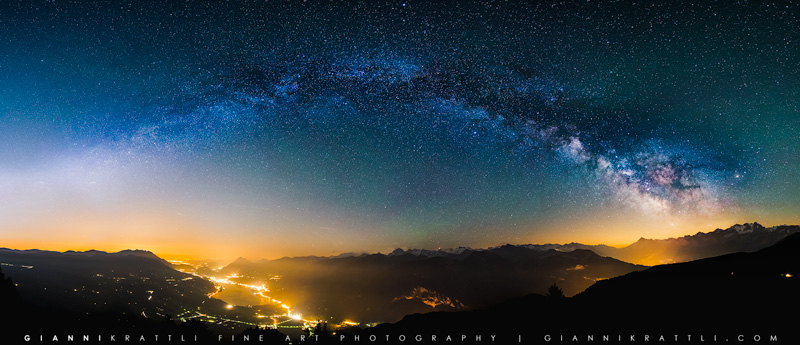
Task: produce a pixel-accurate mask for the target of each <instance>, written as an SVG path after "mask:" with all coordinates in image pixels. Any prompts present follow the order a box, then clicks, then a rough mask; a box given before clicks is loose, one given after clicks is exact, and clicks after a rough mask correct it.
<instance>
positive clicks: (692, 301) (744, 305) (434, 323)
mask: <svg viewBox="0 0 800 345" xmlns="http://www.w3.org/2000/svg"><path fill="white" fill-rule="evenodd" d="M798 272H800V234H795V235H791V236H789V237H787V238H785V239H784V240H782V241H780V242H778V243H777V244H775V245H773V246H771V247H768V248H765V249H763V250H760V251H757V252H754V253H735V254H729V255H723V256H719V257H714V258H708V259H702V260H697V261H692V262H687V263H681V264H671V265H663V266H656V267H653V268H650V269H647V270H644V271H639V272H633V273H629V274H627V275H624V276H621V277H617V278H612V279H608V280H605V281H601V282H598V283H596V284H594V285H593V286H592V287H590V288H589V289H587V290H586V291H585V292H583V293H581V294H578V295H577V296H575V297H572V298H566V297H555V296H543V295H538V294H533V295H528V296H526V297H523V298H519V299H515V300H511V301H509V302H506V303H503V304H500V305H497V306H495V307H492V308H487V309H483V310H479V311H471V312H456V313H444V312H440V313H429V314H416V315H409V316H407V317H405V318H404V319H403V320H401V321H400V322H397V323H394V324H384V325H379V326H377V327H373V328H370V329H366V330H362V331H357V332H356V331H354V332H351V333H347V334H343V336H344V337H345V338H344V339H351V340H352V339H355V336H356V335H358V336H359V337H360V339H365V338H368V337H370V336H375V337H382V338H384V339H385V338H387V337H388V339H389V340H391V341H393V342H395V343H402V341H401V339H405V340H406V341H408V340H411V339H413V337H415V336H416V335H420V337H421V338H422V339H427V340H428V341H429V340H430V339H431V337H436V338H437V339H439V340H441V339H442V338H443V337H445V336H448V335H449V336H450V337H451V338H457V339H454V340H461V339H462V336H466V337H465V338H464V339H465V340H467V341H470V342H477V341H476V340H478V338H480V342H487V341H488V339H490V336H491V335H495V337H496V339H497V340H496V341H500V342H503V343H507V342H518V341H519V339H522V340H523V342H531V343H544V342H545V340H546V339H550V340H551V341H556V342H560V341H562V340H561V339H563V341H567V342H571V343H576V341H577V342H591V341H595V342H601V341H603V340H604V339H608V341H612V342H618V343H619V342H626V343H631V342H644V341H649V342H658V341H659V340H662V339H663V341H664V342H669V343H685V342H700V341H705V342H714V341H716V342H720V343H723V342H729V343H741V342H739V341H740V340H743V341H745V342H746V343H752V342H754V341H755V340H760V341H761V342H763V343H788V344H791V343H796V341H797V340H798V339H800V337H798V335H800V334H798V333H799V332H798V331H797V329H796V328H797V326H796V324H797V311H798V308H800V297H798V291H800V290H798V288H800V282H798V279H797V277H796V274H797V273H798ZM631 337H632V338H631ZM676 337H677V338H676ZM631 340H633V341H631ZM771 340H777V341H771ZM662 343H663V342H662Z"/></svg>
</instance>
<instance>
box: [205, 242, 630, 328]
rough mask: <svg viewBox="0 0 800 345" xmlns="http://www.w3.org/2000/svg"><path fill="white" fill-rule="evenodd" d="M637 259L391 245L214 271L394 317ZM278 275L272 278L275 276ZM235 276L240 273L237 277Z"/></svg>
mask: <svg viewBox="0 0 800 345" xmlns="http://www.w3.org/2000/svg"><path fill="white" fill-rule="evenodd" d="M644 268H645V267H644V266H638V265H633V264H629V263H625V262H622V261H620V260H617V259H613V258H608V257H602V256H600V255H597V254H595V253H594V252H592V251H589V250H575V251H571V252H560V251H556V250H537V249H530V248H526V247H521V246H514V245H505V246H501V247H497V248H491V249H486V250H474V249H467V248H461V249H459V250H453V251H440V250H437V251H421V250H409V251H405V250H395V251H393V252H392V253H390V254H388V255H384V254H369V255H360V256H348V257H331V258H323V257H299V258H281V259H277V260H262V261H259V262H245V261H242V260H236V261H235V262H233V263H232V264H231V265H229V266H227V267H224V268H222V269H220V270H219V271H218V272H217V274H218V275H228V276H229V275H233V274H236V275H237V276H239V277H244V279H247V277H249V278H251V279H252V281H253V282H257V281H264V280H267V279H271V278H275V279H271V280H270V296H272V297H273V298H276V299H279V300H284V301H290V302H291V305H293V306H294V307H296V308H297V309H298V310H304V311H306V312H309V313H310V314H312V315H326V316H332V317H334V318H342V319H344V318H347V319H357V320H361V321H363V322H365V323H371V322H387V321H397V320H400V319H401V318H402V317H403V316H405V315H407V314H411V313H420V312H429V311H438V310H451V311H452V310H467V309H474V308H484V307H488V306H491V305H494V304H496V303H499V302H501V301H503V300H507V299H509V298H513V297H516V296H521V295H525V294H528V293H531V292H541V293H544V292H545V291H547V289H548V287H549V286H550V285H551V284H553V283H554V282H558V283H559V284H560V286H562V287H563V290H564V293H565V294H566V295H574V294H576V293H578V292H580V291H583V290H584V289H586V288H587V287H589V286H590V285H591V284H593V283H594V282H595V281H596V280H599V279H605V278H610V277H614V276H618V275H622V274H625V273H629V272H631V271H635V270H641V269H644ZM277 278H279V279H277ZM237 279H242V278H237Z"/></svg>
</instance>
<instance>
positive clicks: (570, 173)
mask: <svg viewBox="0 0 800 345" xmlns="http://www.w3.org/2000/svg"><path fill="white" fill-rule="evenodd" d="M798 13H800V11H798V9H797V8H795V5H794V4H786V3H783V2H773V3H761V2H759V3H747V2H743V3H729V2H722V3H720V2H706V1H700V2H691V3H678V2H668V3H639V2H627V1H626V2H617V1H587V2H565V3H561V2H553V1H545V2H523V3H509V2H501V1H497V2H492V1H489V2H475V3H469V4H467V3H464V2H454V3H450V2H417V1H407V2H403V1H387V2H381V3H375V2H325V1H314V2H297V1H292V2H289V1H233V2H227V3H221V2H216V1H207V2H206V1H200V2H183V1H171V2H167V3H166V4H165V3H164V2H161V1H159V2H148V1H135V2H117V1H108V2H106V1H58V0H56V1H26V2H16V3H3V4H2V5H0V37H3V39H2V45H0V162H2V164H0V177H2V182H0V195H2V198H3V200H6V201H5V203H4V206H3V207H2V208H0V219H2V221H1V222H2V228H3V229H5V230H3V231H4V232H3V233H2V234H0V239H2V240H3V241H4V242H8V243H9V244H10V245H11V246H18V247H52V248H53V249H67V248H88V247H102V248H100V249H105V248H108V249H116V248H119V249H122V248H128V247H137V246H138V247H142V248H145V249H152V250H155V251H160V252H162V253H174V254H180V253H184V254H192V255H196V254H198V253H210V254H212V255H234V254H233V253H234V252H241V253H248V255H250V256H252V257H258V256H261V257H274V256H279V255H301V254H335V253H338V252H344V251H379V250H382V251H386V250H390V249H392V248H394V247H426V248H435V247H440V246H441V247H451V246H458V245H466V246H473V247H481V246H491V245H497V244H502V243H506V242H511V243H529V242H568V241H582V242H589V243H599V242H604V243H610V244H625V243H629V242H632V241H634V240H636V239H637V238H638V237H640V236H644V237H655V238H661V237H668V236H680V235H684V234H687V233H694V232H697V231H710V230H713V229H714V228H715V227H727V226H729V225H732V224H733V223H736V222H745V221H748V222H749V221H758V222H761V223H763V224H767V225H777V224H783V223H798V222H800V219H799V218H800V217H798V210H800V200H799V199H800V184H798V183H797V182H798V180H800V179H799V178H798V177H800V175H799V174H800V171H798V166H799V164H800V159H798V150H799V149H800V136H798V134H797V133H798V130H800V110H799V109H798V106H799V105H800V104H799V102H800V101H798V100H800V97H798V96H800V95H799V94H798V93H799V91H800V88H799V87H800V75H798V72H800V67H798V66H800V61H798V56H800V54H798V53H800V49H798V44H800V42H798V41H797V39H798V37H800V35H798V29H796V28H797V27H800V23H798V20H799V19H800V16H799V15H798ZM235 255H238V254H235Z"/></svg>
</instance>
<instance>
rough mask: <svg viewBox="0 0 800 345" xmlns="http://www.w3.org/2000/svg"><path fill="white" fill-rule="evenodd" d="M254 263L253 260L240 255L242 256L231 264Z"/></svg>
mask: <svg viewBox="0 0 800 345" xmlns="http://www.w3.org/2000/svg"><path fill="white" fill-rule="evenodd" d="M252 263H253V262H252V261H250V260H247V259H245V258H243V257H241V256H240V257H238V258H236V260H233V262H232V263H231V265H249V264H252Z"/></svg>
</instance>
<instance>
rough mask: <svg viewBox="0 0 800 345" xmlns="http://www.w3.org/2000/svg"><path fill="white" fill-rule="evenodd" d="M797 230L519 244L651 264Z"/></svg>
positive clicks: (764, 242)
mask: <svg viewBox="0 0 800 345" xmlns="http://www.w3.org/2000/svg"><path fill="white" fill-rule="evenodd" d="M797 232H800V226H798V225H779V226H773V227H764V226H763V225H761V224H758V223H755V222H754V223H745V224H736V225H734V226H731V227H730V228H727V229H716V230H714V231H711V232H698V233H696V234H694V235H686V236H683V237H678V238H667V239H647V238H644V237H642V238H640V239H639V240H638V241H636V242H634V243H632V244H630V245H628V246H624V247H619V248H617V247H612V246H608V245H604V244H599V245H588V244H582V243H568V244H525V245H518V246H519V247H524V248H528V249H535V250H550V249H553V250H557V251H562V252H568V251H573V250H575V249H586V250H591V251H593V252H595V253H597V254H599V255H602V256H609V257H613V258H615V259H619V260H622V261H625V262H630V263H634V264H639V265H647V266H653V265H660V264H668V263H676V262H685V261H692V260H697V259H702V258H706V257H711V256H717V255H723V254H728V253H735V252H753V251H756V250H759V249H762V248H765V247H768V246H771V245H773V244H775V243H777V242H778V241H780V240H781V239H783V238H784V237H786V236H788V235H791V234H794V233H797ZM489 249H492V248H489ZM468 250H472V249H470V248H465V247H458V248H454V249H440V250H426V249H409V250H403V249H400V248H398V249H395V250H394V251H393V252H392V253H391V254H390V255H402V254H413V255H423V256H431V257H433V256H445V255H448V254H452V253H461V252H464V251H468Z"/></svg>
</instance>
